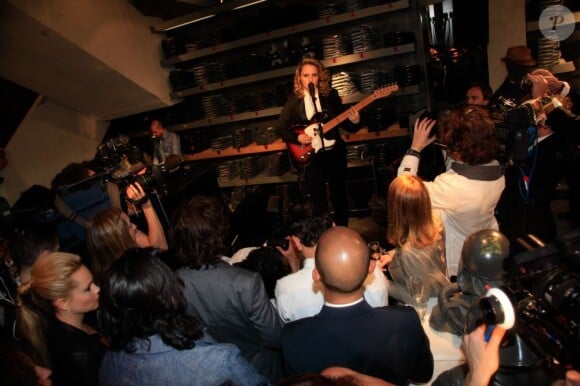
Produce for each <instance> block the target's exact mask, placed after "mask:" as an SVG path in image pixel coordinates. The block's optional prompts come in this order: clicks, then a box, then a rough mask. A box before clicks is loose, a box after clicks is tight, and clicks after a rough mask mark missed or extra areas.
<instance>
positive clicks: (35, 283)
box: [16, 252, 106, 386]
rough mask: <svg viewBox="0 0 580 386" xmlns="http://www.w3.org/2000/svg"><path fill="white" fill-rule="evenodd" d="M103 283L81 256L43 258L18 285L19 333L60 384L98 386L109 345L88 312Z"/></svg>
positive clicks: (93, 307)
mask: <svg viewBox="0 0 580 386" xmlns="http://www.w3.org/2000/svg"><path fill="white" fill-rule="evenodd" d="M99 292H100V289H99V287H98V286H97V285H96V284H95V283H94V282H93V275H92V274H91V272H90V271H89V269H88V268H87V267H86V266H85V265H83V263H82V261H81V258H80V256H78V255H75V254H71V253H65V252H53V253H50V254H47V255H43V256H41V257H40V258H39V259H38V260H37V261H36V262H35V263H34V265H33V266H32V268H31V270H30V280H29V281H28V282H26V283H24V284H22V285H21V286H20V287H19V289H18V309H17V315H16V326H17V335H18V337H19V338H21V339H23V340H24V341H25V342H26V344H27V347H28V349H29V352H30V354H31V357H32V359H33V361H34V363H35V364H36V365H39V366H43V367H46V368H50V369H52V380H53V382H54V384H55V385H95V386H96V385H98V371H99V366H100V364H101V360H102V358H103V355H104V353H105V350H106V346H105V345H104V344H103V342H102V341H101V337H100V335H99V334H98V332H97V331H96V330H95V329H94V328H92V327H91V326H89V325H87V324H86V323H85V320H84V319H85V315H86V314H88V313H89V312H91V311H94V310H96V309H97V308H98V307H99Z"/></svg>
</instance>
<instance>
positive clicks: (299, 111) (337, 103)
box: [276, 89, 361, 144]
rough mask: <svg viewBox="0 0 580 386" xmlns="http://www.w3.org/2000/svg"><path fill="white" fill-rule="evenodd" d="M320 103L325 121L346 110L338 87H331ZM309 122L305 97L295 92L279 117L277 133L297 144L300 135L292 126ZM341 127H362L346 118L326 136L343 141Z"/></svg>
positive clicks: (350, 128)
mask: <svg viewBox="0 0 580 386" xmlns="http://www.w3.org/2000/svg"><path fill="white" fill-rule="evenodd" d="M320 105H321V107H322V113H323V121H322V122H323V123H324V122H328V121H329V120H330V119H332V118H334V117H336V116H337V115H338V114H340V113H342V112H343V111H345V110H346V106H344V105H343V104H342V100H341V99H340V96H339V95H338V91H337V90H336V89H331V90H330V94H329V95H328V96H321V97H320ZM308 123H309V122H308V120H307V119H306V108H305V107H304V98H298V97H297V96H296V95H295V94H293V95H292V96H290V97H289V98H288V101H287V102H286V104H285V105H284V108H283V109H282V112H281V113H280V118H279V119H278V123H277V126H276V134H277V135H278V136H279V137H280V138H282V139H283V140H284V141H285V142H291V143H296V144H297V143H298V135H297V134H296V133H295V132H294V131H293V130H291V128H292V126H294V125H306V124H308ZM339 127H342V128H344V129H345V130H347V131H350V132H355V131H357V130H358V129H359V128H360V127H361V123H360V122H359V123H358V124H357V125H354V124H353V123H352V122H351V121H350V120H348V119H345V120H344V121H343V122H342V123H341V124H340V125H338V126H336V127H335V128H334V129H332V130H330V131H329V132H328V133H326V134H325V135H324V138H326V139H334V140H337V141H339V142H342V138H341V136H340V133H339V131H338V128H339Z"/></svg>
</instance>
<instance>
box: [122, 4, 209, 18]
mask: <svg viewBox="0 0 580 386" xmlns="http://www.w3.org/2000/svg"><path fill="white" fill-rule="evenodd" d="M129 3H131V5H133V7H135V8H136V9H137V10H138V11H139V12H140V13H141V14H142V15H144V16H151V17H158V18H160V19H161V20H169V19H173V18H176V17H179V16H183V15H185V14H188V13H191V12H198V11H202V10H203V9H204V8H207V7H211V6H214V5H216V4H219V0H129Z"/></svg>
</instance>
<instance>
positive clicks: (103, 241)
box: [86, 208, 137, 283]
mask: <svg viewBox="0 0 580 386" xmlns="http://www.w3.org/2000/svg"><path fill="white" fill-rule="evenodd" d="M121 214H122V210H121V209H119V208H107V209H104V210H102V211H100V212H99V213H97V214H95V215H94V216H93V217H92V218H91V219H90V220H89V222H88V226H87V234H86V239H87V248H88V252H89V257H90V260H91V271H92V272H93V275H94V276H95V282H96V283H100V281H101V279H102V277H103V275H104V274H105V272H106V271H107V269H108V268H109V267H110V266H111V264H112V263H113V261H115V260H117V259H118V258H119V257H121V255H122V254H123V253H124V252H125V251H126V250H127V249H129V248H134V247H137V243H136V242H135V240H133V238H132V237H131V233H130V232H129V227H128V226H127V223H126V222H125V221H123V219H122V218H121Z"/></svg>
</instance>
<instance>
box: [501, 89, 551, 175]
mask: <svg viewBox="0 0 580 386" xmlns="http://www.w3.org/2000/svg"><path fill="white" fill-rule="evenodd" d="M559 107H561V103H560V102H559V101H558V100H557V99H555V98H536V99H530V100H528V101H525V102H524V103H522V104H520V105H516V104H515V103H514V102H512V101H510V100H509V99H505V98H503V97H500V98H499V100H498V102H497V103H496V104H495V105H494V106H491V108H490V113H491V117H492V119H493V121H494V125H495V128H496V133H497V138H498V139H499V142H500V148H499V154H498V159H499V160H500V161H501V162H502V163H505V164H511V163H517V162H520V161H524V160H525V159H526V158H527V157H528V156H529V155H530V154H531V152H532V150H533V149H534V146H535V144H536V139H537V126H538V125H539V124H541V123H542V122H544V121H545V119H546V118H547V115H548V114H550V113H551V112H552V111H553V110H554V109H557V108H559Z"/></svg>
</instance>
